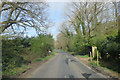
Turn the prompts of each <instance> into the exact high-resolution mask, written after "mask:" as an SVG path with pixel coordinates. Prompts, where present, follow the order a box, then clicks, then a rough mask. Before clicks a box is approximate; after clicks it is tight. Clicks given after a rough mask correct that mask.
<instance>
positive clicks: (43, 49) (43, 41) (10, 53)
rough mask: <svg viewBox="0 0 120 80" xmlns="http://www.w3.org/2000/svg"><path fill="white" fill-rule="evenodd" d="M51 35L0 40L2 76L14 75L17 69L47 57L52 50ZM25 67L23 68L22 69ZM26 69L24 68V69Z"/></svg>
mask: <svg viewBox="0 0 120 80" xmlns="http://www.w3.org/2000/svg"><path fill="white" fill-rule="evenodd" d="M53 42H54V41H53V38H52V36H51V35H44V34H40V35H39V36H38V37H36V38H34V37H32V38H27V37H26V38H20V37H19V38H14V39H3V40H2V70H3V75H4V76H11V75H16V74H18V73H19V72H16V71H17V69H20V68H22V65H25V66H26V65H27V64H29V63H31V62H32V61H33V60H35V59H37V58H43V57H46V56H49V55H50V53H49V50H51V51H52V50H53ZM24 68H25V67H23V69H24ZM25 69H26V68H25Z"/></svg>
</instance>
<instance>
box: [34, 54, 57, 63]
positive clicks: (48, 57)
mask: <svg viewBox="0 0 120 80" xmlns="http://www.w3.org/2000/svg"><path fill="white" fill-rule="evenodd" d="M54 55H55V52H51V54H50V55H49V56H46V57H43V58H38V59H35V60H34V61H33V63H35V62H40V61H43V60H44V61H47V60H49V59H50V58H51V57H53V56H54Z"/></svg>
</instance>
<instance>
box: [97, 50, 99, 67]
mask: <svg viewBox="0 0 120 80" xmlns="http://www.w3.org/2000/svg"><path fill="white" fill-rule="evenodd" d="M98 59H99V56H98V51H97V66H98V64H99V62H98Z"/></svg>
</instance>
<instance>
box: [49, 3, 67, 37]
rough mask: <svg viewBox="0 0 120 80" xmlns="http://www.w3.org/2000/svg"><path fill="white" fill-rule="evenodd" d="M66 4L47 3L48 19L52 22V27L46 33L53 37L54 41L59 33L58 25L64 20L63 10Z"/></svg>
mask: <svg viewBox="0 0 120 80" xmlns="http://www.w3.org/2000/svg"><path fill="white" fill-rule="evenodd" d="M67 5H68V3H66V2H49V11H48V14H49V18H50V20H52V21H53V23H54V24H53V26H52V27H50V28H49V29H48V32H49V33H51V34H52V35H53V38H54V39H55V38H56V36H57V34H58V33H59V27H60V24H61V23H62V22H63V21H64V20H65V10H66V9H67V8H68V7H67Z"/></svg>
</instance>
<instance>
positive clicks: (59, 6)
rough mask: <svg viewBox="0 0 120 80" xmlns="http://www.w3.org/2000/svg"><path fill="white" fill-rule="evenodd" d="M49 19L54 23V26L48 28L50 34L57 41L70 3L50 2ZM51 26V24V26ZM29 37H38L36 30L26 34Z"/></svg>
mask: <svg viewBox="0 0 120 80" xmlns="http://www.w3.org/2000/svg"><path fill="white" fill-rule="evenodd" d="M48 4H49V7H48V18H49V20H50V21H52V23H53V24H52V26H51V27H50V28H48V33H50V34H52V35H53V38H54V39H56V36H57V34H58V33H59V27H60V24H61V23H62V22H63V21H64V20H65V11H66V10H67V9H68V2H48ZM50 25H51V24H50ZM25 35H27V36H29V37H31V36H37V34H36V31H35V30H34V29H31V28H29V29H28V30H27V32H26V34H25Z"/></svg>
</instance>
